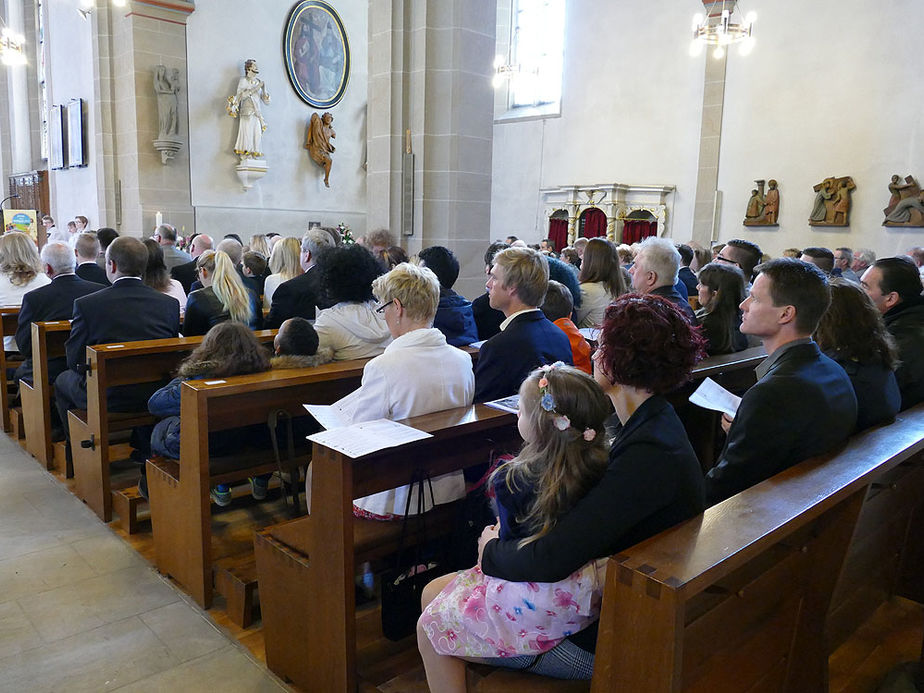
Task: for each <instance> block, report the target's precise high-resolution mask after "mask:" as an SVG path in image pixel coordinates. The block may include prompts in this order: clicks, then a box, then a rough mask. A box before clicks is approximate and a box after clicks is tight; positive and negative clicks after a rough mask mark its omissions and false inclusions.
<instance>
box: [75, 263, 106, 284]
mask: <svg viewBox="0 0 924 693" xmlns="http://www.w3.org/2000/svg"><path fill="white" fill-rule="evenodd" d="M77 276H78V277H80V278H81V279H83V280H84V281H88V282H93V283H94V284H101V285H102V286H103V287H107V286H109V277H107V276H106V270H104V269H103V268H102V267H100V266H99V265H97V264H96V263H95V262H85V263H83V264H82V265H77Z"/></svg>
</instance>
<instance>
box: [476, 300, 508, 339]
mask: <svg viewBox="0 0 924 693" xmlns="http://www.w3.org/2000/svg"><path fill="white" fill-rule="evenodd" d="M472 315H474V316H475V327H476V328H477V329H478V339H480V340H481V341H482V342H483V341H484V340H486V339H491V337H493V336H494V335H496V334H497V333H498V332H500V324H501V323H502V322H504V314H503V313H502V312H500V311H499V310H496V309H495V308H492V307H491V301H490V298H489V296H488V294H487V293H483V294H481V296H479V297H478V298H476V299H475V300H474V301H472Z"/></svg>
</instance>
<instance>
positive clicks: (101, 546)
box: [70, 531, 148, 575]
mask: <svg viewBox="0 0 924 693" xmlns="http://www.w3.org/2000/svg"><path fill="white" fill-rule="evenodd" d="M70 545H71V547H72V548H73V549H74V550H75V551H76V552H77V553H79V554H80V555H81V556H82V557H83V559H84V560H85V561H86V562H87V563H89V564H90V567H91V568H93V570H94V572H96V574H97V575H105V574H106V573H113V572H115V571H117V570H124V569H125V568H140V567H144V566H147V565H148V564H147V562H146V561H145V560H144V559H143V558H142V557H141V556H139V555H138V553H136V552H135V551H132V549H131V547H130V546H128V545H127V544H126V543H125V542H124V541H122V540H121V539H120V538H119V537H117V536H116V535H115V534H113V533H112V532H109V531H107V532H104V533H103V534H97V535H94V536H92V537H87V538H84V539H79V540H77V541H74V542H71V544H70Z"/></svg>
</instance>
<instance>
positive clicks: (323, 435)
mask: <svg viewBox="0 0 924 693" xmlns="http://www.w3.org/2000/svg"><path fill="white" fill-rule="evenodd" d="M312 406H313V405H312ZM309 411H310V410H309ZM312 415H314V412H312ZM432 437H433V436H432V435H430V434H429V433H426V432H424V431H418V430H417V429H416V428H411V427H410V426H405V425H404V424H400V423H397V422H395V421H389V420H388V419H377V420H375V421H365V422H363V423H358V424H353V425H352V426H346V427H344V428H334V429H332V430H328V431H321V432H320V433H315V434H314V435H310V436H308V440H310V441H312V442H314V443H321V444H322V445H326V446H327V447H329V448H331V449H332V450H336V451H337V452H342V453H343V454H344V455H346V456H347V457H352V458H356V457H362V456H363V455H368V454H370V453H373V452H377V451H379V450H384V449H385V448H391V447H395V446H397V445H404V444H405V443H412V442H414V441H415V440H423V439H424V438H432Z"/></svg>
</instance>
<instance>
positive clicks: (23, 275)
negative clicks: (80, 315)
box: [0, 231, 51, 351]
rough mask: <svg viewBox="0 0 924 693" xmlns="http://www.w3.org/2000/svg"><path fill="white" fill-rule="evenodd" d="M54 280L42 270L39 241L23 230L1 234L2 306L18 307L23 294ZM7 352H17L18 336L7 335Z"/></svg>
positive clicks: (0, 279)
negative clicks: (36, 243)
mask: <svg viewBox="0 0 924 693" xmlns="http://www.w3.org/2000/svg"><path fill="white" fill-rule="evenodd" d="M49 283H51V280H50V279H49V278H48V277H47V276H46V275H45V273H44V272H43V271H42V260H41V258H40V257H39V254H38V250H37V249H36V247H35V241H33V240H32V238H31V237H29V236H28V235H26V234H24V233H22V232H21V231H8V232H7V233H5V234H3V235H2V236H0V306H18V305H21V304H22V299H23V296H25V295H26V294H27V293H28V292H30V291H32V290H33V289H38V288H39V287H42V286H45V285H46V284H49ZM3 348H4V350H6V351H16V350H17V347H16V338H15V337H14V336H13V335H9V336H6V337H4V338H3Z"/></svg>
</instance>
